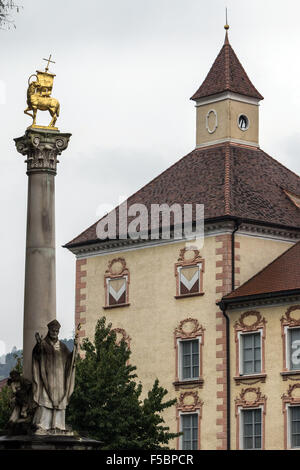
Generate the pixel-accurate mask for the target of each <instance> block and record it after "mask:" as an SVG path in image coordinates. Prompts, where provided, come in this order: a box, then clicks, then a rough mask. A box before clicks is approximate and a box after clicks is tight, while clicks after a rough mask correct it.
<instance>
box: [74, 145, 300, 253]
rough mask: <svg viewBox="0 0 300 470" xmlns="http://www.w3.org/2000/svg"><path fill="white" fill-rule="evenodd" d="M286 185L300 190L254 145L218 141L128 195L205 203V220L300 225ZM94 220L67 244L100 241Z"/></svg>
mask: <svg viewBox="0 0 300 470" xmlns="http://www.w3.org/2000/svg"><path fill="white" fill-rule="evenodd" d="M283 188H284V189H285V190H289V191H290V192H292V193H295V194H300V178H299V177H298V176H297V175H296V174H294V173H293V172H291V171H290V170H288V169H287V168H285V167H284V166H283V165H281V164H280V163H279V162H277V161H276V160H274V159H273V158H272V157H270V156H269V155H267V154H266V153H265V152H263V151H262V150H260V149H258V148H255V147H246V146H242V145H237V144H229V143H224V144H219V145H216V146H211V147H206V148H201V149H195V150H193V151H192V152H191V153H189V154H188V155H186V156H185V157H183V158H182V159H181V160H179V161H178V162H176V163H175V164H174V165H172V166H171V167H170V168H168V169H167V170H166V171H164V172H163V173H161V174H160V175H159V176H157V177H156V178H155V179H153V180H152V181H151V182H150V183H148V184H147V185H146V186H144V187H143V188H142V189H140V190H139V191H137V192H136V193H135V194H133V195H132V196H131V197H130V198H129V199H128V200H127V203H128V206H130V205H131V204H134V203H142V204H145V205H146V206H147V208H148V210H149V213H150V205H151V204H163V203H167V204H169V205H172V204H174V203H178V204H180V205H182V206H183V204H188V203H192V204H204V210H205V219H206V220H207V219H214V218H218V217H224V216H232V217H238V218H241V219H247V220H253V221H258V222H264V223H267V224H268V223H270V224H277V225H282V226H288V227H297V228H300V210H299V208H297V206H296V205H295V204H294V203H293V202H292V201H291V200H290V198H289V197H288V196H287V195H286V192H285V191H284V189H283ZM97 223H98V222H96V223H95V224H94V225H92V226H91V227H89V228H88V229H87V230H85V231H84V232H82V233H81V234H80V235H79V236H77V237H76V238H74V239H73V240H72V241H70V242H69V243H68V244H67V245H66V247H71V246H72V245H84V244H85V243H87V242H93V241H97V235H96V226H97Z"/></svg>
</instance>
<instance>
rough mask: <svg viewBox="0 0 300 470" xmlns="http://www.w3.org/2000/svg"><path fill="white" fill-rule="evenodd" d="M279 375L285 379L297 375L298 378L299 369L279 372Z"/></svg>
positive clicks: (299, 375)
mask: <svg viewBox="0 0 300 470" xmlns="http://www.w3.org/2000/svg"><path fill="white" fill-rule="evenodd" d="M280 375H281V377H282V379H283V380H287V379H288V378H289V377H290V376H298V377H299V379H300V370H286V371H283V372H280Z"/></svg>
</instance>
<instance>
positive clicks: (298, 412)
mask: <svg viewBox="0 0 300 470" xmlns="http://www.w3.org/2000/svg"><path fill="white" fill-rule="evenodd" d="M289 417H290V438H291V447H292V448H293V449H295V448H298V447H300V406H291V407H290V408H289Z"/></svg>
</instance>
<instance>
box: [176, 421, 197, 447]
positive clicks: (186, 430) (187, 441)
mask: <svg viewBox="0 0 300 470" xmlns="http://www.w3.org/2000/svg"><path fill="white" fill-rule="evenodd" d="M180 421H181V426H180V427H181V432H183V436H182V437H181V450H198V432H199V430H198V414H197V413H193V414H190V413H189V414H182V415H181V416H180Z"/></svg>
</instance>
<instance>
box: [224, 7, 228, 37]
mask: <svg viewBox="0 0 300 470" xmlns="http://www.w3.org/2000/svg"><path fill="white" fill-rule="evenodd" d="M225 16H226V24H225V26H224V29H225V31H226V34H225V41H224V44H229V39H228V30H229V24H228V18H227V7H226V9H225Z"/></svg>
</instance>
